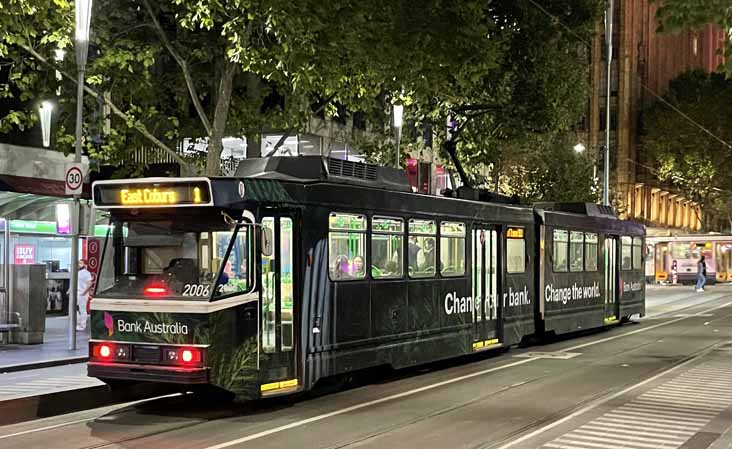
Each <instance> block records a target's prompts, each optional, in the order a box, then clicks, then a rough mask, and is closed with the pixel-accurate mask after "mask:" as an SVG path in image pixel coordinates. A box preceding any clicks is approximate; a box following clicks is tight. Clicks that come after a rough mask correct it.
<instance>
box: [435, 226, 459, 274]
mask: <svg viewBox="0 0 732 449" xmlns="http://www.w3.org/2000/svg"><path fill="white" fill-rule="evenodd" d="M440 274H441V275H443V276H448V277H451V276H462V275H463V274H465V224H463V223H455V222H451V221H443V222H442V223H440Z"/></svg>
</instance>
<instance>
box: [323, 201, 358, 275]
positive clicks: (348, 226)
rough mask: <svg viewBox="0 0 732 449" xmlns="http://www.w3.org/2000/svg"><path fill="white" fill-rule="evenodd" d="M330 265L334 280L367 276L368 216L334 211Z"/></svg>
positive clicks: (329, 253)
mask: <svg viewBox="0 0 732 449" xmlns="http://www.w3.org/2000/svg"><path fill="white" fill-rule="evenodd" d="M329 230H330V232H329V233H328V266H329V267H330V278H331V280H334V281H348V280H354V279H363V278H364V277H366V217H364V216H363V215H357V214H342V213H336V212H332V213H331V214H330V219H329Z"/></svg>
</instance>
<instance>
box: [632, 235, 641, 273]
mask: <svg viewBox="0 0 732 449" xmlns="http://www.w3.org/2000/svg"><path fill="white" fill-rule="evenodd" d="M642 251H643V240H641V238H640V237H633V269H634V270H640V269H641V268H643V267H642V265H643V252H642Z"/></svg>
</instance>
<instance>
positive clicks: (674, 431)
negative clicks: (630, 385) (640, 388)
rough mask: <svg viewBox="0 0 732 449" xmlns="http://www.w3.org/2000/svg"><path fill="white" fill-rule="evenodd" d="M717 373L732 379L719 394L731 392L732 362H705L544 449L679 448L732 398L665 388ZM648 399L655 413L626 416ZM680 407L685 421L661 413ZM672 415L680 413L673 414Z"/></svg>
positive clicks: (557, 438)
mask: <svg viewBox="0 0 732 449" xmlns="http://www.w3.org/2000/svg"><path fill="white" fill-rule="evenodd" d="M709 352H711V350H710V351H705V353H709ZM692 360H693V359H692ZM685 363H688V362H685ZM724 367H726V368H727V369H726V371H725V370H723V368H724ZM715 374H716V375H723V377H721V379H729V380H726V382H725V381H722V382H720V384H723V385H721V386H720V388H719V391H720V393H729V392H732V379H730V376H729V374H732V362H731V363H721V364H720V363H719V362H710V363H704V364H702V365H700V366H697V367H694V368H692V369H690V370H688V371H686V372H685V373H681V374H679V375H678V376H676V378H674V379H670V380H668V381H667V382H664V383H663V384H661V385H659V386H657V387H655V388H653V389H651V390H649V391H647V392H645V393H643V394H641V395H639V396H638V397H636V398H635V399H631V400H630V401H629V402H628V403H626V404H624V405H622V406H620V407H617V408H615V409H613V410H611V411H609V412H607V413H605V414H603V415H602V416H598V417H596V418H594V419H592V420H591V421H589V422H587V423H585V424H584V425H582V426H580V427H578V428H576V429H574V430H570V431H568V432H566V433H565V434H563V435H560V436H558V437H556V438H554V439H553V440H552V441H549V442H547V443H545V444H544V445H542V447H543V448H556V447H557V446H558V445H565V446H568V447H572V448H575V449H594V448H601V449H605V448H606V447H617V446H618V444H619V443H621V442H622V444H621V445H622V447H635V448H639V449H668V448H679V447H681V446H682V445H684V444H685V443H686V442H687V441H688V440H689V439H690V438H691V437H692V436H694V435H695V434H697V433H698V432H699V431H701V430H702V429H703V428H704V426H706V425H707V424H708V423H709V422H710V421H711V420H712V419H714V418H715V417H716V416H717V415H718V414H719V413H721V412H722V411H724V410H726V409H727V408H728V407H729V406H731V405H732V397H730V396H729V395H728V394H727V395H725V396H724V397H723V396H720V397H719V398H714V399H712V398H709V397H707V398H703V397H699V396H696V395H694V392H693V391H690V392H688V394H687V395H686V396H685V397H682V396H679V394H678V393H677V392H671V393H669V392H668V391H667V390H666V389H665V386H666V385H668V384H670V383H673V382H674V381H676V380H677V379H679V378H681V377H685V378H689V379H704V378H707V377H709V376H710V375H715ZM649 398H651V399H650V400H651V401H652V402H653V403H654V404H655V406H654V407H655V408H656V409H655V410H656V411H655V412H654V414H650V413H645V414H644V415H638V414H635V415H634V414H632V413H631V414H629V415H626V414H625V413H626V410H627V409H628V408H629V407H631V406H633V405H637V404H643V405H644V406H647V404H648V401H649ZM677 407H684V408H685V409H686V410H689V411H688V412H686V413H685V416H686V417H685V418H684V419H675V420H669V419H664V418H662V417H663V416H667V415H663V414H662V413H659V412H664V411H666V410H667V409H669V408H670V409H673V410H677ZM631 409H632V408H631ZM673 413H677V412H676V411H674V412H673ZM688 415H691V416H694V418H693V419H694V421H691V420H690V419H689V418H688ZM649 416H652V417H649ZM540 430H541V429H540ZM536 435H538V434H536ZM650 437H653V438H650ZM605 443H609V444H610V445H611V446H607V444H605ZM504 447H506V446H504Z"/></svg>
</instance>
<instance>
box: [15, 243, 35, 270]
mask: <svg viewBox="0 0 732 449" xmlns="http://www.w3.org/2000/svg"><path fill="white" fill-rule="evenodd" d="M13 254H14V255H15V258H14V259H15V265H32V264H34V263H35V262H36V247H35V246H33V245H20V244H18V245H15V249H14V251H13Z"/></svg>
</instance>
